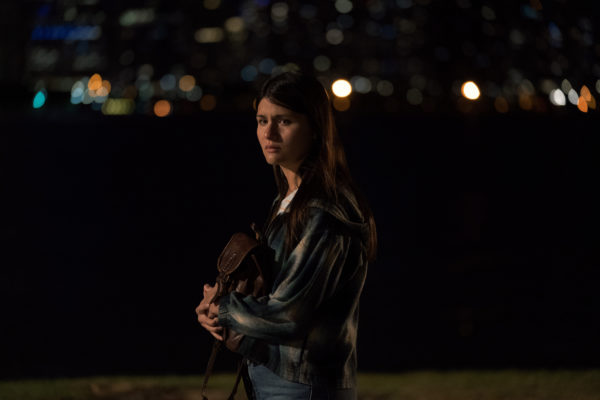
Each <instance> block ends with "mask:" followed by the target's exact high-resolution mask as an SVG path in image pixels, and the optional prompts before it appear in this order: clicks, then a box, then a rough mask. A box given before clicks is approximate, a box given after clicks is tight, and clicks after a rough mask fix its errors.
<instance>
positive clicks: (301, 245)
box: [218, 191, 368, 388]
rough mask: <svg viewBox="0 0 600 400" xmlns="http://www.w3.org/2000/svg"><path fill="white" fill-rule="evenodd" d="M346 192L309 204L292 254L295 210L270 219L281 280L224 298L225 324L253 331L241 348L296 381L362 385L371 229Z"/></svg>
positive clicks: (221, 317) (269, 236)
mask: <svg viewBox="0 0 600 400" xmlns="http://www.w3.org/2000/svg"><path fill="white" fill-rule="evenodd" d="M343 193H344V195H343V196H341V198H340V201H339V203H338V204H331V203H327V202H325V201H323V200H316V199H315V200H312V201H311V202H309V204H308V209H307V211H308V215H309V218H308V220H307V222H306V224H305V225H304V229H303V232H302V234H301V237H300V240H299V242H298V244H297V245H296V246H295V248H293V249H291V251H289V252H287V254H285V253H284V240H285V232H286V229H287V218H288V216H289V214H288V213H287V212H285V213H283V214H279V215H278V216H276V217H275V219H274V220H273V221H272V222H271V224H270V225H269V227H268V229H267V232H266V239H267V244H268V245H269V247H271V248H272V249H273V250H274V253H275V262H274V271H273V276H274V277H275V279H274V283H273V287H272V290H271V293H270V294H269V295H268V296H264V297H259V298H255V297H252V296H246V297H244V296H242V295H241V294H240V293H236V292H233V293H230V294H229V295H226V296H224V297H222V298H221V299H220V303H219V316H218V319H219V324H220V325H222V326H225V327H228V328H231V329H233V330H235V331H237V332H240V333H242V334H244V335H246V336H245V337H244V339H243V341H242V343H241V346H240V349H239V352H240V353H241V354H242V355H244V356H246V357H247V358H248V359H249V360H252V361H254V362H257V363H261V364H264V365H265V366H266V367H267V368H269V369H271V370H272V371H273V372H274V373H276V374H277V375H279V376H280V377H282V378H284V379H287V380H290V381H293V382H299V383H304V384H317V385H321V384H323V385H328V386H332V387H337V388H349V387H354V386H355V385H356V368H357V354H356V338H357V329H358V312H359V297H360V294H361V292H362V288H363V285H364V282H365V278H366V274H367V266H368V261H367V253H366V239H367V237H368V226H367V224H366V223H365V221H364V219H363V217H362V215H361V212H360V211H359V208H358V205H357V202H356V199H355V198H354V196H353V195H351V193H350V192H347V191H345V192H343ZM277 200H278V198H277V199H275V202H274V204H277Z"/></svg>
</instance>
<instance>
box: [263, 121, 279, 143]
mask: <svg viewBox="0 0 600 400" xmlns="http://www.w3.org/2000/svg"><path fill="white" fill-rule="evenodd" d="M265 137H266V138H267V139H271V138H275V137H277V125H276V124H273V123H269V124H268V125H267V126H266V127H265Z"/></svg>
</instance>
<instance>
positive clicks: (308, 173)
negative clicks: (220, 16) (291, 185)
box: [255, 72, 377, 260]
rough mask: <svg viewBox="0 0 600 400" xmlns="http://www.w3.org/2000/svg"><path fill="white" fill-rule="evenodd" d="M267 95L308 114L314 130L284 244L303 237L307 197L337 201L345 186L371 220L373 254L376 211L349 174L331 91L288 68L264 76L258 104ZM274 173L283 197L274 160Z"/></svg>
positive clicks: (284, 184) (288, 245) (284, 185)
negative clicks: (330, 97)
mask: <svg viewBox="0 0 600 400" xmlns="http://www.w3.org/2000/svg"><path fill="white" fill-rule="evenodd" d="M263 98H267V99H269V101H271V102H272V103H274V104H277V105H280V106H282V107H285V108H288V109H290V110H292V111H294V112H297V113H300V114H303V115H305V116H306V117H307V119H308V121H309V123H310V125H311V128H312V133H313V142H312V147H311V149H310V151H309V153H308V155H307V156H306V158H305V159H304V161H303V162H302V164H301V166H300V169H299V171H298V174H299V175H300V178H301V179H302V182H301V184H300V186H299V187H298V192H296V194H295V196H294V198H293V200H292V202H291V203H290V211H289V224H288V230H287V236H286V241H285V242H286V248H288V249H289V248H292V246H293V245H295V244H296V243H297V242H298V240H299V236H300V233H301V231H302V228H303V226H304V221H305V218H306V205H307V204H308V202H309V200H311V199H314V198H315V197H320V198H323V199H325V200H328V201H332V202H335V203H337V202H338V196H339V193H340V190H341V189H342V188H344V187H345V188H347V189H349V190H350V191H351V192H352V193H353V194H354V196H355V197H356V200H357V201H358V206H359V208H360V211H361V213H362V215H363V218H364V219H365V221H366V222H367V223H368V225H369V238H368V240H367V254H368V257H369V260H374V259H375V253H376V248H377V231H376V227H375V220H374V218H373V213H372V212H371V209H370V207H369V205H368V203H367V201H366V199H365V197H364V196H363V195H362V193H361V191H360V190H359V188H358V187H357V185H356V184H355V182H354V180H353V179H352V176H351V175H350V169H349V168H348V163H347V161H346V153H345V151H344V148H343V145H342V143H341V141H340V138H339V136H338V132H337V128H336V125H335V120H334V116H333V111H332V109H331V102H330V99H329V95H328V94H327V91H326V90H325V88H324V87H323V85H321V83H320V82H319V81H318V80H317V79H316V78H314V77H312V76H309V75H306V74H302V73H299V72H284V73H281V74H279V75H275V76H273V77H271V78H269V79H268V80H267V81H266V82H264V84H263V85H262V88H261V90H260V93H259V96H258V97H257V99H256V100H255V107H258V103H259V102H260V100H261V99H263ZM273 173H274V175H275V183H276V185H277V189H278V192H279V199H280V200H281V199H283V198H284V197H285V194H286V193H287V191H288V182H287V179H286V178H285V175H284V174H283V171H282V170H281V167H280V166H279V165H273ZM278 208H279V207H278V204H277V205H276V206H275V208H274V211H273V214H272V215H271V216H270V218H273V217H274V215H275V214H276V210H277V209H278Z"/></svg>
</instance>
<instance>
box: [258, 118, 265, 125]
mask: <svg viewBox="0 0 600 400" xmlns="http://www.w3.org/2000/svg"><path fill="white" fill-rule="evenodd" d="M266 123H267V121H266V120H264V119H259V120H258V124H259V125H265V124H266Z"/></svg>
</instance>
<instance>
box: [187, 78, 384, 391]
mask: <svg viewBox="0 0 600 400" xmlns="http://www.w3.org/2000/svg"><path fill="white" fill-rule="evenodd" d="M256 105H257V113H256V120H257V129H256V133H257V137H258V141H259V143H260V146H261V148H262V151H263V155H264V157H265V159H266V161H267V163H269V164H271V165H273V171H274V174H275V182H276V184H277V188H278V192H279V193H278V195H277V197H276V198H275V200H274V202H273V204H272V208H271V213H270V215H269V217H268V219H267V223H266V229H265V232H264V235H265V238H266V240H267V244H268V245H269V246H270V247H271V248H272V249H273V250H274V254H275V261H274V271H272V273H273V276H274V277H275V279H274V283H273V286H272V291H271V293H270V294H269V295H268V296H265V297H261V298H254V297H252V296H247V297H243V296H241V295H240V294H239V293H231V294H229V295H226V296H223V297H221V298H220V299H219V301H217V302H214V303H212V304H208V301H207V300H206V299H211V298H212V297H213V295H214V293H215V290H216V288H215V287H212V286H210V285H205V286H204V291H205V293H204V295H205V300H203V302H202V303H200V305H199V306H198V307H197V309H196V312H197V314H198V321H199V322H200V323H201V324H202V326H203V327H204V328H205V329H206V330H207V331H208V332H210V333H211V334H212V335H213V336H214V337H215V338H217V339H219V340H222V337H221V335H220V334H221V333H222V329H223V328H222V327H227V328H230V329H232V330H234V331H237V332H240V333H242V334H244V335H245V337H244V339H243V341H242V344H241V346H240V349H239V352H240V353H241V354H242V355H244V356H245V357H246V358H247V359H248V360H249V363H248V374H249V376H250V380H251V381H252V384H253V387H254V391H255V394H256V398H257V399H258V400H263V399H287V400H289V399H309V398H310V399H321V398H323V399H355V398H356V368H357V361H356V337H357V328H358V310H359V297H360V294H361V291H362V288H363V285H364V282H365V278H366V273H367V265H368V262H369V261H372V260H373V259H374V255H375V249H376V245H377V243H376V242H377V238H376V230H375V222H374V220H373V216H372V214H371V211H370V209H369V207H368V205H367V203H366V201H365V200H364V198H363V197H362V196H361V195H360V193H359V191H358V189H357V187H356V185H355V184H354V182H353V180H352V178H351V176H350V173H349V169H348V166H347V163H346V157H345V154H344V150H343V147H342V144H341V142H340V140H339V138H338V135H337V131H336V127H335V122H334V118H333V113H332V110H331V105H330V101H329V97H328V95H327V92H326V90H325V89H324V87H323V86H322V85H321V84H320V83H319V81H318V80H316V79H315V78H314V77H310V76H307V75H303V74H299V73H292V72H287V73H282V74H280V75H277V76H274V77H271V78H270V79H269V80H267V81H266V82H265V83H264V84H263V86H262V88H261V91H260V95H259V97H258V98H257V100H256Z"/></svg>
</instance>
